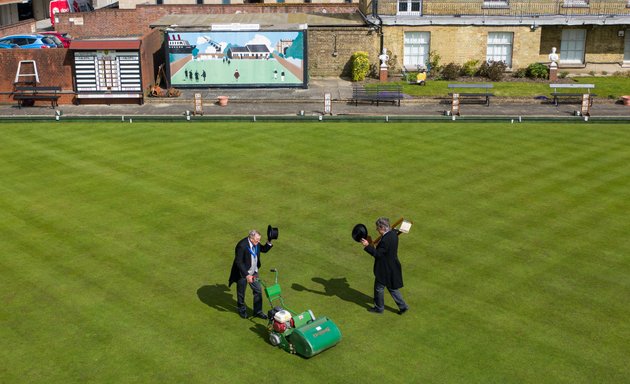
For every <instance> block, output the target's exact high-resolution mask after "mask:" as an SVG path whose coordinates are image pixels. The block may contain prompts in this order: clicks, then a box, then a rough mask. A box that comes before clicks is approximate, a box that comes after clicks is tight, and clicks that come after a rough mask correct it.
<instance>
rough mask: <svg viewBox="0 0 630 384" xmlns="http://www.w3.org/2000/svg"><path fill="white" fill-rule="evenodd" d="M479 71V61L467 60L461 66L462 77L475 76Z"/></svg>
mask: <svg viewBox="0 0 630 384" xmlns="http://www.w3.org/2000/svg"><path fill="white" fill-rule="evenodd" d="M478 69H479V60H468V61H467V62H465V63H464V65H462V71H461V74H462V76H470V77H472V76H475V73H477V70H478Z"/></svg>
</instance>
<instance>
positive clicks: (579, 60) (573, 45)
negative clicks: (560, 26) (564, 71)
mask: <svg viewBox="0 0 630 384" xmlns="http://www.w3.org/2000/svg"><path fill="white" fill-rule="evenodd" d="M585 43H586V29H564V30H562V42H561V43H560V63H564V64H584V46H585Z"/></svg>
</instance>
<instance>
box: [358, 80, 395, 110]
mask: <svg viewBox="0 0 630 384" xmlns="http://www.w3.org/2000/svg"><path fill="white" fill-rule="evenodd" d="M402 98H403V95H402V86H401V85H395V84H391V85H390V84H377V85H375V86H373V87H368V88H366V87H364V86H363V85H359V84H354V85H353V86H352V100H354V105H355V106H356V105H358V104H359V101H369V102H371V103H372V104H374V103H375V102H376V105H377V106H378V105H379V103H380V102H383V101H384V102H391V103H394V105H398V106H399V107H400V100H401V99H402Z"/></svg>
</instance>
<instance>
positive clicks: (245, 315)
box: [238, 312, 247, 319]
mask: <svg viewBox="0 0 630 384" xmlns="http://www.w3.org/2000/svg"><path fill="white" fill-rule="evenodd" d="M238 314H239V316H241V317H242V318H243V319H247V312H239V313H238Z"/></svg>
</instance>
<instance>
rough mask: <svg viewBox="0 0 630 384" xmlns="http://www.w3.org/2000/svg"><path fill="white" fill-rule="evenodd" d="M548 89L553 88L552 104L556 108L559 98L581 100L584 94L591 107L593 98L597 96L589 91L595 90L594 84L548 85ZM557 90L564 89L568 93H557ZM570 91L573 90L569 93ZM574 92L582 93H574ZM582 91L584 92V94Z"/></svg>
mask: <svg viewBox="0 0 630 384" xmlns="http://www.w3.org/2000/svg"><path fill="white" fill-rule="evenodd" d="M549 87H550V88H553V92H551V96H552V97H553V103H554V105H555V106H556V107H557V106H558V101H559V99H560V98H569V99H581V98H582V96H583V95H584V94H589V95H590V96H589V98H590V99H589V101H590V105H593V96H597V95H596V94H594V93H591V89H594V88H595V84H549ZM558 89H560V90H563V89H566V90H568V92H567V91H565V92H558ZM571 90H573V92H571ZM575 90H582V91H581V92H575ZM583 90H586V93H585V92H584V91H583Z"/></svg>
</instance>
